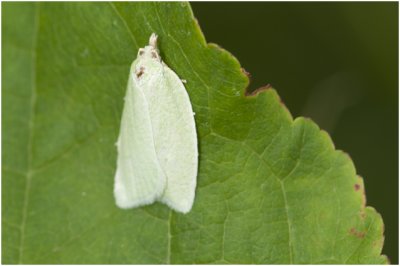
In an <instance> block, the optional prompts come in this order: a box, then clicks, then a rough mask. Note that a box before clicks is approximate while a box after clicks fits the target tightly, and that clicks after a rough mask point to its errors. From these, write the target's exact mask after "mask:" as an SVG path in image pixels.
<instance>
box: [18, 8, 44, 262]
mask: <svg viewBox="0 0 400 266" xmlns="http://www.w3.org/2000/svg"><path fill="white" fill-rule="evenodd" d="M34 5H35V15H34V26H33V27H34V29H35V30H34V34H33V41H32V43H33V45H32V73H31V75H32V92H31V101H30V118H29V123H28V125H29V127H28V128H29V135H28V147H27V157H28V163H27V172H26V180H25V190H24V200H23V207H22V218H21V227H20V247H19V253H18V263H19V264H22V259H23V254H24V243H25V228H26V221H27V215H28V204H29V194H30V190H31V181H32V175H33V170H32V161H33V158H32V157H33V154H32V146H33V137H34V136H33V133H34V117H35V113H34V112H35V106H36V90H37V83H36V82H37V71H36V66H37V44H38V35H39V8H40V6H39V3H35V4H34Z"/></svg>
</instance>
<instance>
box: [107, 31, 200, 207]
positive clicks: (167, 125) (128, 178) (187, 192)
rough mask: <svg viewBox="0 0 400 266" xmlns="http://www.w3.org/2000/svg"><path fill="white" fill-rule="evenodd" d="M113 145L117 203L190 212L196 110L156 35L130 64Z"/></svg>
mask: <svg viewBox="0 0 400 266" xmlns="http://www.w3.org/2000/svg"><path fill="white" fill-rule="evenodd" d="M116 145H117V149H118V158H117V170H116V173H115V184H114V196H115V200H116V204H117V206H118V207H120V208H133V207H138V206H142V205H146V204H151V203H153V202H155V201H160V202H163V203H165V204H167V205H168V206H169V207H170V208H172V209H173V210H175V211H178V212H182V213H187V212H189V211H190V209H191V208H192V205H193V201H194V196H195V189H196V176H197V165H198V151H197V135H196V127H195V121H194V113H193V110H192V106H191V103H190V99H189V95H188V94H187V92H186V89H185V86H184V85H183V83H182V80H181V79H179V77H178V76H177V74H176V73H175V72H174V71H172V70H171V69H170V68H169V67H168V66H167V65H166V64H165V63H164V62H163V61H162V60H161V58H160V55H159V53H158V50H157V35H155V34H154V33H153V34H152V35H151V37H150V41H149V45H148V46H146V47H144V48H141V49H139V52H138V56H137V58H136V60H135V61H133V63H132V66H131V69H130V73H129V81H128V87H127V89H126V95H125V104H124V109H123V113H122V119H121V128H120V133H119V137H118V141H117V144H116Z"/></svg>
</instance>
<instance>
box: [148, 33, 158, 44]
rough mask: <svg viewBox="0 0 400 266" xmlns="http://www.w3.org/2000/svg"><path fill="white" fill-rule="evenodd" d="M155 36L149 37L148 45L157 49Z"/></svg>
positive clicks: (153, 34)
mask: <svg viewBox="0 0 400 266" xmlns="http://www.w3.org/2000/svg"><path fill="white" fill-rule="evenodd" d="M157 38H158V36H157V34H155V33H152V34H151V36H150V40H149V44H150V46H153V47H154V48H157Z"/></svg>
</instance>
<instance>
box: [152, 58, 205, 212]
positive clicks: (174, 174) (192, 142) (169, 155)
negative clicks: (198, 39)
mask: <svg viewBox="0 0 400 266" xmlns="http://www.w3.org/2000/svg"><path fill="white" fill-rule="evenodd" d="M160 72H161V73H160V74H159V75H162V78H157V77H156V76H157V75H156V74H154V75H153V76H154V77H155V78H154V79H155V80H157V82H154V87H153V88H152V89H150V90H146V91H144V93H145V95H146V98H147V100H148V103H149V111H150V117H151V120H152V125H153V133H154V140H155V148H156V151H157V156H158V159H159V162H160V165H161V167H162V168H163V170H164V173H165V175H166V182H167V183H166V188H165V191H164V194H163V195H162V196H161V198H160V199H159V201H161V202H163V203H166V204H167V205H168V206H169V207H171V208H172V209H174V210H176V211H179V212H183V213H186V212H188V211H190V209H191V208H192V205H193V201H194V197H195V189H196V176H197V168H198V150H197V134H196V127H195V121H194V115H193V110H192V106H191V103H190V99H189V95H188V93H187V92H186V89H185V87H184V85H183V83H182V81H181V79H180V78H179V77H178V76H177V75H176V74H175V72H173V71H172V70H171V69H170V68H169V67H168V66H166V65H165V64H163V65H162V67H161V71H160ZM150 74H151V73H150Z"/></svg>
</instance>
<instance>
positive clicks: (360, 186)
mask: <svg viewBox="0 0 400 266" xmlns="http://www.w3.org/2000/svg"><path fill="white" fill-rule="evenodd" d="M189 10H190V13H191V15H192V18H193V25H194V28H195V30H196V31H197V35H198V37H199V39H198V41H199V42H200V44H201V45H203V46H205V47H206V48H207V49H217V50H218V51H219V52H220V54H221V55H223V56H229V57H230V58H231V59H232V60H233V61H234V63H235V66H236V69H237V71H238V73H241V74H242V75H243V77H244V78H245V79H246V80H247V82H246V84H245V86H244V88H243V95H244V97H245V98H248V99H255V98H257V97H258V96H259V95H261V94H263V93H267V92H268V91H270V90H272V91H274V92H275V95H276V96H277V98H278V100H279V101H280V103H281V106H282V108H284V109H285V110H286V112H287V114H288V116H289V117H290V118H291V120H292V123H299V122H303V123H312V124H313V125H315V126H316V127H317V128H318V129H319V131H320V134H321V135H325V137H326V138H327V139H328V140H329V142H330V144H331V145H332V147H333V150H336V148H335V145H334V143H333V141H332V138H331V136H330V135H329V133H328V132H327V131H325V130H323V129H320V128H319V126H318V125H317V124H316V123H315V122H314V121H312V119H310V118H304V117H297V118H296V119H293V118H292V115H291V113H290V111H289V109H288V108H287V107H286V105H285V104H284V103H283V101H282V100H281V98H280V97H279V95H278V94H277V93H276V91H275V89H274V88H273V87H272V86H271V85H270V84H267V85H265V86H262V87H260V88H258V89H256V90H254V91H252V92H250V91H249V85H250V82H251V74H250V73H249V72H247V71H246V70H245V69H244V68H243V67H242V66H241V65H240V62H239V61H238V59H237V58H236V57H235V56H234V55H232V54H231V53H230V52H229V51H227V50H225V49H223V48H222V47H221V46H220V45H217V44H215V43H207V41H206V39H205V37H204V34H203V32H202V30H201V27H200V25H199V22H198V20H197V19H196V18H195V17H194V14H193V11H192V9H191V8H189ZM336 151H338V152H341V153H344V154H345V155H346V156H347V157H348V160H349V161H350V163H351V164H352V165H353V167H354V169H355V166H354V162H353V160H352V159H351V157H350V156H349V155H348V154H347V153H345V152H344V151H341V150H336ZM354 178H355V179H356V180H357V181H356V182H355V183H354V185H353V188H352V189H353V192H354V193H362V203H361V211H360V214H359V215H360V217H361V219H363V220H365V218H366V209H367V208H368V209H372V210H373V211H374V212H375V213H376V214H377V215H378V216H379V217H380V219H381V220H382V217H381V215H380V214H379V213H378V212H377V211H376V210H375V209H374V208H373V207H367V206H366V197H365V189H364V182H363V179H362V177H361V176H359V175H355V176H354ZM349 232H351V233H354V232H355V231H354V229H353V230H352V228H349ZM381 232H382V236H381V238H380V239H379V240H378V242H382V244H381V248H380V249H381V250H380V256H381V257H382V258H383V259H384V260H385V262H386V263H387V264H389V263H390V261H389V258H388V257H387V256H386V255H384V254H381V253H382V248H383V240H384V224H383V222H382V229H381ZM357 235H358V236H361V235H360V234H357Z"/></svg>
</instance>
